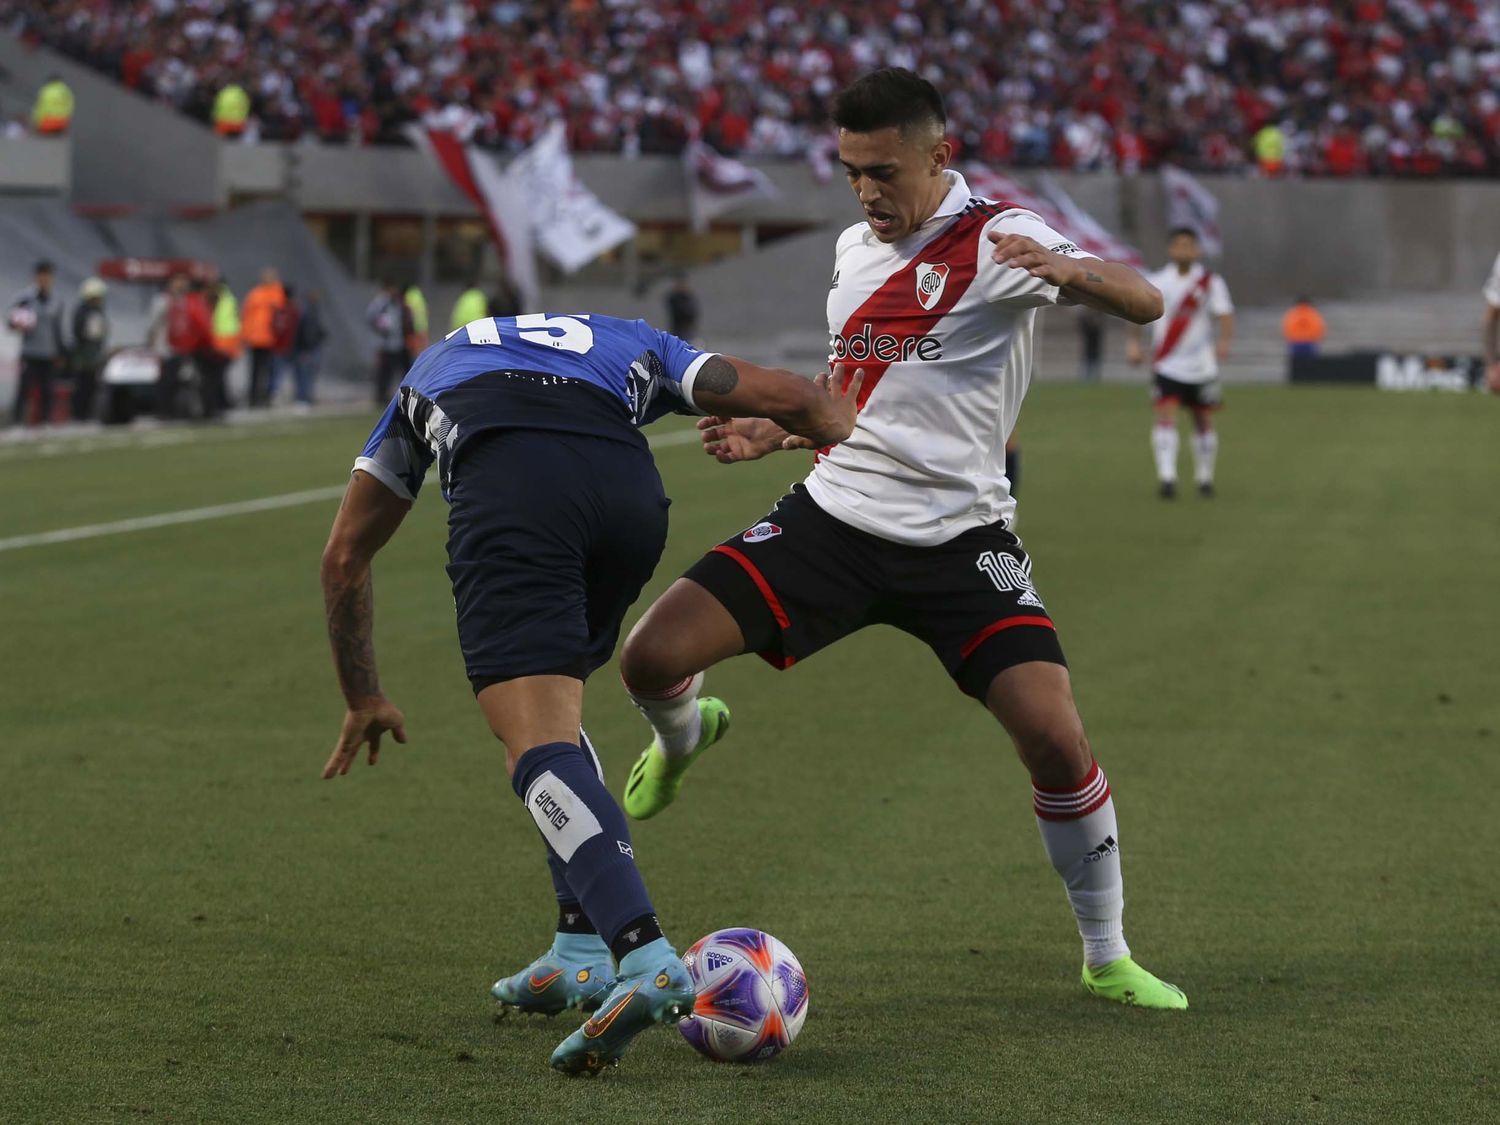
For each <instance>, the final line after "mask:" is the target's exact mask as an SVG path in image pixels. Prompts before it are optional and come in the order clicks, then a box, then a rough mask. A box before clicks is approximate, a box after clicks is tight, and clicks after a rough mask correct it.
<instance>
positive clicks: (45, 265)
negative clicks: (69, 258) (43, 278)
mask: <svg viewBox="0 0 1500 1125" xmlns="http://www.w3.org/2000/svg"><path fill="white" fill-rule="evenodd" d="M31 272H32V273H51V272H52V263H51V262H49V261H48V260H47V259H46V258H43V259H42V260H41V261H40V262H38V263H37V264H36V265H35V266H33V267H32V270H31Z"/></svg>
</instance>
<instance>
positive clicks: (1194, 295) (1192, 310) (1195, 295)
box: [1151, 270, 1214, 364]
mask: <svg viewBox="0 0 1500 1125" xmlns="http://www.w3.org/2000/svg"><path fill="white" fill-rule="evenodd" d="M1213 279H1214V275H1213V274H1211V273H1209V272H1208V271H1207V270H1204V271H1203V276H1202V277H1200V278H1199V279H1198V283H1197V284H1196V285H1194V286H1193V287H1192V288H1191V289H1189V290H1188V291H1187V294H1186V295H1185V296H1184V297H1183V298H1182V303H1181V304H1180V305H1178V306H1177V311H1176V312H1175V313H1173V314H1172V319H1171V320H1170V321H1168V322H1167V330H1166V332H1164V333H1163V334H1162V338H1161V343H1160V344H1159V345H1158V346H1157V349H1156V358H1155V359H1154V360H1152V361H1151V362H1152V363H1153V364H1157V363H1160V362H1161V361H1162V360H1164V359H1166V358H1167V355H1168V353H1169V352H1171V350H1172V349H1173V348H1175V347H1176V346H1177V345H1178V343H1180V342H1181V340H1182V334H1183V333H1184V332H1186V331H1187V330H1188V325H1189V324H1191V323H1192V321H1193V317H1194V315H1195V314H1196V313H1197V312H1198V304H1199V302H1200V301H1202V300H1203V295H1204V294H1205V293H1207V292H1208V283H1209V282H1211V281H1212V280H1213Z"/></svg>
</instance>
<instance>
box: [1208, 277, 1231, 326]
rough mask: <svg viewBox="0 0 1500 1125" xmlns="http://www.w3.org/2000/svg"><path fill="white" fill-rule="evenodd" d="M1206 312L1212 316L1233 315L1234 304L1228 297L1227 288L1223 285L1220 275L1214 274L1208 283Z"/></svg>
mask: <svg viewBox="0 0 1500 1125" xmlns="http://www.w3.org/2000/svg"><path fill="white" fill-rule="evenodd" d="M1208 311H1209V312H1211V313H1213V315H1214V316H1233V315H1234V302H1233V301H1232V300H1230V297H1229V286H1227V285H1225V284H1224V278H1223V276H1222V275H1221V274H1217V273H1216V274H1214V276H1213V278H1212V280H1210V281H1209V283H1208Z"/></svg>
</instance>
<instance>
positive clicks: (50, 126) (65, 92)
mask: <svg viewBox="0 0 1500 1125" xmlns="http://www.w3.org/2000/svg"><path fill="white" fill-rule="evenodd" d="M31 123H32V125H33V126H35V127H36V131H37V132H38V133H39V134H41V135H42V136H44V137H60V136H62V135H63V134H64V133H66V132H67V131H68V127H69V126H70V125H72V124H73V91H72V90H70V89H68V84H67V83H66V82H64V81H63V80H62V79H61V78H59V77H58V76H57V75H55V74H53V75H50V76H49V77H48V78H47V81H46V82H44V83H43V84H42V88H41V89H40V90H38V91H37V95H36V105H35V106H34V107H33V108H32V111H31Z"/></svg>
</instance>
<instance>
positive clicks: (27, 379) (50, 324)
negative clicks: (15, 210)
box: [6, 259, 68, 426]
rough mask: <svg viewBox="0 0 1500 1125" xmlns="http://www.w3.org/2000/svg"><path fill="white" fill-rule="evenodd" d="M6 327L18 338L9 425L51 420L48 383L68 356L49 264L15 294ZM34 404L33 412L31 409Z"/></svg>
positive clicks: (38, 267)
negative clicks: (18, 364) (18, 360)
mask: <svg viewBox="0 0 1500 1125" xmlns="http://www.w3.org/2000/svg"><path fill="white" fill-rule="evenodd" d="M6 324H7V325H8V326H9V327H10V330H11V331H12V332H15V333H16V334H18V335H19V336H20V337H21V377H20V379H19V380H17V382H16V401H15V405H14V406H13V407H12V408H11V413H10V420H11V424H12V425H16V426H19V425H22V424H26V423H29V422H30V421H31V420H32V419H35V420H36V423H37V424H38V425H43V424H45V423H47V422H49V421H51V420H52V383H53V380H54V378H55V377H56V375H57V373H58V371H59V369H61V367H62V365H63V362H64V359H65V357H66V356H67V354H68V346H67V336H66V335H65V334H64V332H63V303H62V298H61V297H59V296H58V295H57V290H56V289H55V288H54V287H53V284H52V263H51V262H49V261H46V260H45V259H44V260H43V261H40V262H38V263H37V264H36V268H35V270H34V271H33V276H32V284H31V285H30V286H29V287H28V288H26V289H23V290H21V292H20V293H18V294H16V297H15V300H13V301H12V302H11V305H10V312H9V314H8V315H7V316H6ZM33 402H35V403H36V408H35V410H33V409H32V404H33Z"/></svg>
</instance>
